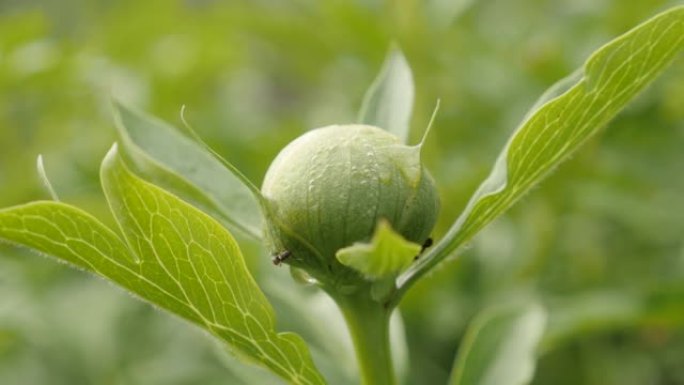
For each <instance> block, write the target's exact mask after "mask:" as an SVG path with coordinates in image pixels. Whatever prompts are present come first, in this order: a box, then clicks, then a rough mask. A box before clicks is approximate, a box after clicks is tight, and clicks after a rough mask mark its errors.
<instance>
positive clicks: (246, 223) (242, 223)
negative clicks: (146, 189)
mask: <svg viewBox="0 0 684 385" xmlns="http://www.w3.org/2000/svg"><path fill="white" fill-rule="evenodd" d="M114 115H115V119H116V127H117V130H118V132H119V138H120V143H121V147H122V148H121V151H122V154H123V155H124V156H125V157H126V159H127V160H128V161H129V162H130V163H131V164H132V165H133V166H134V168H135V169H136V171H137V172H139V173H140V174H142V175H144V176H145V177H146V179H148V180H150V181H152V182H154V183H155V184H157V185H159V186H162V187H164V188H165V189H167V190H169V191H171V192H173V193H174V194H176V195H178V196H179V197H181V198H183V199H186V200H188V201H190V202H192V203H193V204H195V205H197V206H198V207H200V208H201V209H203V210H205V211H206V212H208V213H209V214H211V215H213V216H214V217H215V218H217V219H219V220H220V221H221V222H222V223H224V224H225V225H226V226H227V227H228V228H230V229H231V230H239V231H242V232H244V233H246V234H248V235H250V236H253V237H256V238H259V237H260V236H261V227H262V226H261V221H262V217H261V211H260V207H259V201H258V197H256V196H255V193H254V192H253V191H252V190H250V188H249V187H248V186H246V185H245V184H244V183H243V181H242V180H241V179H240V177H241V175H239V176H238V175H235V173H234V172H232V170H230V169H228V168H226V167H224V165H223V164H221V162H220V161H219V160H218V159H216V158H215V157H214V156H213V155H212V154H211V153H210V152H209V151H207V150H206V149H205V148H204V147H203V146H201V145H200V144H199V143H196V142H195V141H193V140H192V139H190V138H189V137H187V136H185V135H183V134H182V133H181V132H180V131H179V130H177V129H176V128H175V127H172V126H170V125H168V124H166V123H165V122H163V121H161V120H159V119H157V118H154V117H152V116H148V115H146V114H144V113H142V112H139V111H135V110H133V109H131V108H128V107H126V106H124V105H123V104H120V103H114Z"/></svg>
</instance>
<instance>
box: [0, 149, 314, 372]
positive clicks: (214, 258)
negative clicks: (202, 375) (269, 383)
mask: <svg viewBox="0 0 684 385" xmlns="http://www.w3.org/2000/svg"><path fill="white" fill-rule="evenodd" d="M102 182H103V188H104V190H105V193H106V195H107V199H108V201H109V203H110V207H111V209H112V212H113V213H114V216H115V218H116V220H117V222H118V223H119V224H120V226H121V229H122V231H123V233H124V234H125V238H126V241H127V243H125V242H124V241H122V240H121V238H119V236H118V235H117V234H116V233H114V232H113V231H112V230H110V229H109V228H107V227H105V226H104V225H103V224H101V223H100V222H99V221H98V220H97V219H95V218H93V217H92V216H90V215H89V214H87V213H85V212H83V211H81V210H79V209H77V208H74V207H72V206H68V205H65V204H62V203H57V202H35V203H29V204H27V205H23V206H17V207H13V208H8V209H4V210H1V211H0V238H1V239H5V240H7V241H10V242H13V243H17V244H20V245H24V246H27V247H30V248H33V249H35V250H38V251H40V252H42V253H46V254H50V255H54V256H56V257H57V258H59V259H61V260H64V261H66V262H69V263H72V264H74V265H76V266H78V267H81V268H83V269H85V270H88V271H91V272H94V273H97V274H99V275H102V276H104V277H106V278H108V279H110V280H112V281H114V282H116V283H117V284H119V285H121V286H123V287H124V288H126V289H128V290H130V291H131V292H133V293H135V294H136V295H138V296H139V297H141V298H143V299H145V300H148V301H149V302H151V303H153V304H156V305H158V306H160V307H162V308H164V309H166V310H168V311H170V312H172V313H175V314H177V315H179V316H181V317H183V318H185V319H186V320H189V321H191V322H193V323H195V324H197V325H199V326H201V327H203V328H204V329H206V330H207V331H208V332H209V333H211V334H212V335H214V336H216V337H218V338H219V339H221V340H223V341H225V342H226V343H227V344H228V346H229V347H230V348H231V349H232V350H233V351H234V352H235V353H237V354H238V355H239V356H241V357H244V358H247V359H249V360H250V361H254V362H257V363H260V364H261V365H263V366H266V367H268V368H269V369H271V370H272V371H273V372H275V373H276V374H278V375H279V376H281V377H282V378H284V379H286V380H287V381H288V382H290V383H292V384H324V383H325V381H324V380H323V378H322V377H321V375H320V374H319V373H318V371H317V370H316V368H315V367H314V365H313V362H312V360H311V357H310V355H309V352H308V349H307V347H306V345H305V343H304V342H303V341H302V339H301V338H300V337H299V336H298V335H295V334H292V333H276V332H275V330H274V326H275V320H274V313H273V309H272V308H271V305H270V304H269V302H268V301H267V299H266V297H265V296H264V295H263V293H262V292H261V290H260V289H259V287H258V286H257V284H256V283H255V282H254V279H253V278H252V276H251V275H250V274H249V272H248V270H247V268H246V266H245V263H244V260H243V258H242V255H241V253H240V250H239V248H238V246H237V244H236V242H235V240H234V239H233V237H232V236H231V235H230V233H228V232H227V231H226V230H225V228H223V227H222V226H221V225H220V224H219V223H218V222H217V221H215V220H214V219H213V218H211V217H209V216H208V215H206V214H204V213H203V212H201V211H199V210H198V209H196V208H194V207H193V206H191V205H189V204H187V203H185V202H183V201H182V200H180V199H178V198H176V197H175V196H173V195H171V194H169V193H167V192H165V191H164V190H162V189H160V188H159V187H156V186H155V185H152V184H150V183H148V182H145V181H143V180H141V179H139V178H138V177H136V176H134V175H133V174H132V173H131V172H130V171H129V170H128V169H127V168H126V166H125V165H124V164H123V162H122V160H121V158H120V157H119V156H118V154H117V151H116V149H115V148H114V149H112V151H110V153H109V154H108V155H107V157H106V158H105V161H104V162H103V167H102Z"/></svg>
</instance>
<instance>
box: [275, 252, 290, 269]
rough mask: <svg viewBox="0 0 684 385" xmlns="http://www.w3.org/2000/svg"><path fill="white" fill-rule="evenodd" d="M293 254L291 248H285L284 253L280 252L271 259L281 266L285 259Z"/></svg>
mask: <svg viewBox="0 0 684 385" xmlns="http://www.w3.org/2000/svg"><path fill="white" fill-rule="evenodd" d="M291 255H292V252H291V251H290V250H285V251H283V252H282V253H278V254H276V255H274V256H273V259H271V261H272V262H273V264H274V265H276V266H280V264H281V263H283V261H285V260H286V259H288V258H290V256H291Z"/></svg>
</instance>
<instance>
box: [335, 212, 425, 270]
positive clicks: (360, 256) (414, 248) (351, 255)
mask: <svg viewBox="0 0 684 385" xmlns="http://www.w3.org/2000/svg"><path fill="white" fill-rule="evenodd" d="M420 250H421V247H420V245H417V244H415V243H413V242H409V241H407V240H406V239H404V238H403V237H402V236H401V235H399V234H398V233H396V232H395V231H394V230H393V229H392V227H391V226H390V224H389V222H387V221H386V220H384V219H381V220H380V221H379V222H378V225H377V227H376V228H375V233H374V234H373V238H372V239H371V241H370V242H369V243H355V244H353V245H351V246H349V247H345V248H343V249H340V250H338V251H337V253H336V254H335V256H336V257H337V260H338V261H340V263H342V264H343V265H345V266H349V267H351V268H353V269H355V270H357V271H359V272H360V273H361V274H363V275H364V276H366V277H367V278H369V279H372V280H377V279H380V278H386V277H392V276H395V275H397V274H399V273H400V272H401V271H402V270H404V269H406V268H407V267H408V266H409V265H410V264H411V262H413V260H414V259H415V257H416V256H417V255H418V254H419V253H420Z"/></svg>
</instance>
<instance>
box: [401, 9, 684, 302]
mask: <svg viewBox="0 0 684 385" xmlns="http://www.w3.org/2000/svg"><path fill="white" fill-rule="evenodd" d="M682 48H684V7H683V6H680V7H675V8H672V9H670V10H669V11H666V12H663V13H661V14H659V15H657V16H655V17H654V18H652V19H650V20H648V21H646V22H645V23H643V24H641V25H639V26H637V27H636V28H634V29H632V30H631V31H629V32H627V33H626V34H624V35H622V36H620V37H618V38H617V39H615V40H613V41H611V42H610V43H608V44H606V45H604V46H603V47H601V48H600V49H599V50H597V51H596V52H594V54H592V55H591V57H590V58H589V59H588V60H587V62H586V63H585V65H584V67H583V69H582V71H581V74H582V75H583V76H581V77H580V76H577V75H575V76H576V77H573V76H571V77H570V78H568V79H578V80H577V82H576V83H575V84H574V85H573V86H572V87H570V88H569V89H567V91H566V92H564V93H562V94H560V96H557V97H555V98H553V96H554V94H556V93H557V92H558V91H559V90H561V91H562V90H563V89H566V88H567V84H563V83H567V79H564V80H563V81H561V83H559V84H556V85H555V86H553V87H552V88H551V89H550V90H549V92H547V94H545V95H544V96H542V98H541V103H543V104H542V105H541V106H538V105H536V106H535V107H534V108H533V112H532V113H531V114H528V116H527V117H526V118H525V120H524V121H523V123H522V124H521V125H520V127H519V128H518V129H517V130H516V131H515V132H514V133H513V135H512V137H511V138H510V139H509V141H508V143H507V144H506V146H505V147H504V149H503V151H502V152H501V154H499V157H498V159H497V161H496V163H495V164H494V167H493V169H492V171H491V173H490V175H489V177H488V178H487V179H486V180H485V181H484V182H483V183H482V184H481V185H480V187H479V188H478V190H477V191H476V192H475V194H474V195H473V196H472V198H471V199H470V201H469V203H468V205H467V206H466V208H465V210H464V212H463V213H462V214H461V216H460V217H459V218H458V219H457V220H456V222H455V223H454V224H453V225H452V227H451V228H450V229H449V231H448V232H447V234H446V235H445V236H444V238H443V239H442V240H441V241H440V242H439V243H438V244H437V245H436V246H435V247H434V248H433V249H432V250H431V251H430V252H429V253H428V254H427V255H426V256H425V258H421V260H420V261H419V263H417V264H415V265H413V266H412V267H411V268H410V269H409V270H408V271H407V272H406V274H405V275H404V276H402V277H399V278H400V279H399V285H400V286H401V289H400V292H404V291H405V290H407V288H408V287H409V286H410V285H411V284H412V283H413V282H415V281H416V280H417V279H418V278H419V277H420V276H422V275H423V274H425V273H426V272H427V271H428V270H430V269H431V268H432V267H434V266H435V265H436V264H437V263H439V262H440V261H442V260H443V259H444V258H446V257H447V256H449V255H450V254H452V253H453V252H454V251H457V250H458V249H459V248H460V247H462V246H463V245H464V244H465V243H466V242H467V241H469V240H470V239H471V238H472V237H473V236H474V235H475V234H476V233H477V232H479V231H480V230H481V229H482V228H483V227H484V226H486V225H487V224H488V223H490V222H491V221H493V220H494V219H495V218H497V217H498V216H499V215H501V214H502V213H503V212H505V211H506V210H507V209H508V208H510V207H511V206H512V205H513V204H514V203H515V202H516V201H517V200H519V199H520V198H521V197H522V196H523V195H524V194H525V193H527V192H528V191H529V190H530V189H531V188H532V187H534V186H535V185H536V184H538V183H539V182H540V181H541V180H542V179H543V178H544V177H545V176H546V175H547V174H548V173H549V172H551V171H552V170H553V169H554V168H555V167H557V166H558V165H559V164H560V163H561V162H563V161H564V160H565V159H567V158H568V156H570V155H571V154H572V153H573V152H575V151H576V150H577V149H578V148H579V147H580V146H581V145H582V144H583V143H585V142H586V141H587V140H588V139H589V138H591V137H592V136H594V135H595V134H596V133H597V132H598V131H599V129H600V128H601V127H603V126H604V125H605V124H606V123H608V121H610V120H611V119H612V118H613V117H614V116H615V115H616V114H617V113H618V112H619V111H620V110H622V109H623V108H624V107H625V105H626V104H627V103H628V102H629V101H630V100H632V99H633V98H634V97H635V96H636V95H637V94H638V93H639V92H640V91H641V90H643V89H644V88H645V87H646V86H647V85H648V84H649V83H650V82H651V81H653V80H654V79H655V78H656V77H657V76H658V75H659V74H660V73H661V72H662V71H663V70H664V69H665V68H666V67H667V66H668V65H669V64H670V63H671V62H672V61H673V60H674V59H675V57H676V56H677V55H678V54H679V53H680V52H681V51H682ZM549 96H550V97H551V99H550V100H548V101H547V100H546V99H547V97H549Z"/></svg>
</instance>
